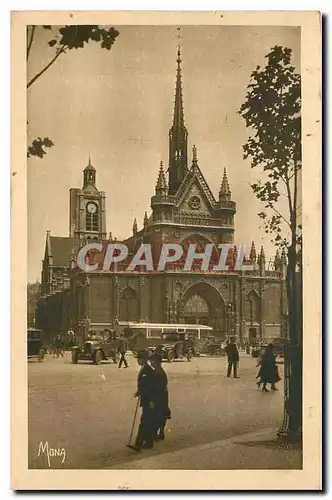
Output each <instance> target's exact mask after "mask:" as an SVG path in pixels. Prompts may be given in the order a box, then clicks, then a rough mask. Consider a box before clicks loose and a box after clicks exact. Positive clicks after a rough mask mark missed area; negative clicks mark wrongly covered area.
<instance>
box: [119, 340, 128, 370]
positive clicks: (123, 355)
mask: <svg viewBox="0 0 332 500" xmlns="http://www.w3.org/2000/svg"><path fill="white" fill-rule="evenodd" d="M127 349H128V343H127V339H125V337H124V334H123V333H121V336H120V338H119V343H118V353H119V354H120V361H119V368H121V366H122V363H124V368H128V362H127V360H126V352H127Z"/></svg>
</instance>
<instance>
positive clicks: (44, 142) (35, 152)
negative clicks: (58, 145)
mask: <svg viewBox="0 0 332 500" xmlns="http://www.w3.org/2000/svg"><path fill="white" fill-rule="evenodd" d="M53 146H54V144H53V142H52V141H51V139H49V138H48V137H45V138H44V139H42V138H41V137H38V139H34V140H33V141H32V144H31V146H29V147H28V158H29V157H30V156H37V157H38V158H43V156H44V155H46V150H45V148H51V147H53Z"/></svg>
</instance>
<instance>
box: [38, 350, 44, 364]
mask: <svg viewBox="0 0 332 500" xmlns="http://www.w3.org/2000/svg"><path fill="white" fill-rule="evenodd" d="M44 358H45V351H44V349H40V351H39V354H38V361H39V363H42V362H43V361H44Z"/></svg>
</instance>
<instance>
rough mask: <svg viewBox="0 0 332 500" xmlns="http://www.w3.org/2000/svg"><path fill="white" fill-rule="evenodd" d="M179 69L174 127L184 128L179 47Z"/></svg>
mask: <svg viewBox="0 0 332 500" xmlns="http://www.w3.org/2000/svg"><path fill="white" fill-rule="evenodd" d="M176 62H177V69H176V84H175V101H174V115H173V125H175V126H176V127H181V126H182V127H183V126H184V113H183V96H182V75H181V62H182V59H181V47H180V45H178V52H177V59H176Z"/></svg>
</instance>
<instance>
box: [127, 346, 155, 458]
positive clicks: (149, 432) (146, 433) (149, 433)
mask: <svg viewBox="0 0 332 500" xmlns="http://www.w3.org/2000/svg"><path fill="white" fill-rule="evenodd" d="M148 359H149V354H148V353H147V352H146V351H140V352H139V353H138V355H137V361H138V363H139V364H140V365H141V367H142V368H141V370H140V372H139V375H138V379H137V392H136V393H135V397H137V398H139V404H140V406H141V408H142V414H141V421H140V424H139V428H138V433H137V437H136V441H135V444H131V442H129V444H128V445H127V446H128V448H131V449H132V450H135V451H141V450H142V449H151V448H153V442H154V439H155V436H156V431H157V417H156V409H155V380H154V370H153V368H152V367H151V366H150V365H149V363H148ZM137 409H138V404H137V408H136V412H135V417H134V422H133V426H132V432H131V435H130V441H131V437H132V433H133V429H134V425H135V418H136V413H137Z"/></svg>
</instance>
